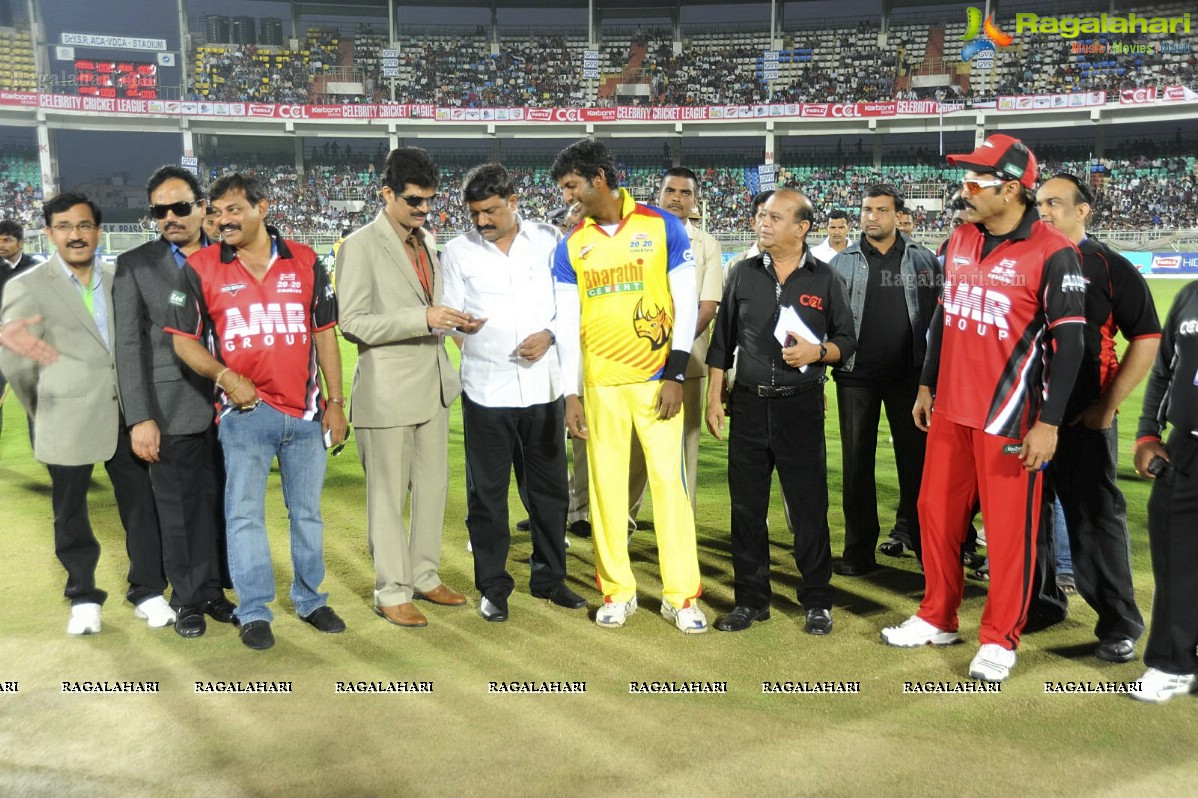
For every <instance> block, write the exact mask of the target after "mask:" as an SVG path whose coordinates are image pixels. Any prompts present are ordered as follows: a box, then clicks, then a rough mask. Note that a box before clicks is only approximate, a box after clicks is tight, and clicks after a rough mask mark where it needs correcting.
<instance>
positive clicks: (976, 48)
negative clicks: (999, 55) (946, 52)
mask: <svg viewBox="0 0 1198 798" xmlns="http://www.w3.org/2000/svg"><path fill="white" fill-rule="evenodd" d="M965 13H966V25H965V35H964V36H962V37H961V41H963V42H965V43H966V44H965V46H964V47H962V48H961V60H962V61H973V60H974V59H975V58H976V59H977V61H976V66H977V68H978V69H992V68H993V67H994V53H995V49H994V48H995V45H997V46H998V47H1006V46H1008V45H1009V44H1010V43H1011V42H1013V41H1015V37H1014V36H1012V35H1010V34H1009V33H1003V32H1002V31H1001V30H999V29H998V26H997V25H995V24H994V15H993V14H991V15H990V16H988V17H986V22H985V24H983V23H982V12H981V11H979V10H978V9H976V8H973V7H972V6H971V7H969V8H967V9H965Z"/></svg>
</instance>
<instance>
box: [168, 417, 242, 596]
mask: <svg viewBox="0 0 1198 798" xmlns="http://www.w3.org/2000/svg"><path fill="white" fill-rule="evenodd" d="M215 437H216V435H215V434H214V432H213V430H212V429H209V430H208V431H206V432H202V433H200V434H198V435H163V436H162V440H161V445H160V446H159V453H158V457H159V459H158V462H157V463H151V464H150V481H151V482H152V484H153V486H154V504H155V506H156V508H157V510H158V521H159V525H160V527H161V529H162V558H163V565H164V567H165V569H166V577H167V579H168V580H169V581H170V583H171V587H172V588H173V591H172V593H171V606H173V607H175V608H176V609H178V608H179V607H185V606H188V605H194V604H200V603H202V602H204V601H207V600H209V599H218V598H223V597H224V591H223V590H222V586H221V569H222V565H223V561H224V560H225V550H224V546H223V545H221V543H220V537H219V530H218V526H217V516H218V511H217V508H218V507H219V506H221V504H223V495H224V491H223V490H220V491H219V492H218V484H217V482H218V475H217V472H216V463H215V462H214V454H215V451H216V449H215V447H214V444H213V439H214V438H215ZM221 487H223V486H221ZM221 515H223V513H221Z"/></svg>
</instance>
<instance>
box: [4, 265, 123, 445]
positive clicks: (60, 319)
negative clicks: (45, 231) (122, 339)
mask: <svg viewBox="0 0 1198 798" xmlns="http://www.w3.org/2000/svg"><path fill="white" fill-rule="evenodd" d="M97 267H98V268H102V269H103V277H102V278H101V284H102V286H103V291H104V299H105V301H106V302H107V306H108V340H109V342H111V343H115V341H116V330H115V328H114V325H113V316H114V311H115V308H114V306H113V301H112V281H113V269H112V267H110V266H100V264H97ZM65 268H66V267H65V266H64V265H63V263H62V260H61V259H59V257H58V255H55V256H54V257H52V258H50V259H49V260H47V261H46V262H45V263H42V264H39V265H38V266H34V267H33V268H32V269H30V270H28V271H26V272H23V273H22V274H20V275H19V276H17V277H15V278H13V279H12V280H10V281H9V282H8V284H7V285H5V287H4V306H3V309H0V318H5V319H11V318H18V317H24V316H33V315H36V314H41V315H42V316H43V317H44V319H43V321H42V323H41V324H39V325H37V326H36V327H35V328H31V331H32V332H33V334H34V335H37V336H39V337H41V338H43V339H44V340H45V341H47V342H48V343H50V344H51V345H52V346H54V348H55V349H57V350H58V360H57V361H56V362H55V363H52V364H51V365H49V366H42V365H39V364H38V363H36V362H34V361H32V360H29V359H28V358H24V357H21V356H20V355H17V354H14V353H13V352H10V351H8V350H7V349H2V348H0V371H3V373H4V375H5V376H6V377H7V378H8V380H9V383H11V385H12V388H13V393H15V394H16V396H17V399H18V400H20V402H21V404H22V405H24V407H25V412H27V413H28V414H29V415H30V417H31V418H32V419H33V426H34V430H35V435H34V447H33V454H34V456H35V457H36V458H37V459H38V460H39V461H41V462H43V463H46V464H48V465H61V466H74V465H88V464H90V463H101V462H104V461H106V460H108V459H110V458H111V457H112V455H113V454H114V453H115V452H116V439H117V425H118V424H120V398H119V396H118V393H117V380H116V361H115V360H114V358H113V354H112V349H111V344H110V346H109V347H105V345H104V338H103V337H102V336H101V334H100V328H99V327H97V326H96V322H95V319H93V318H92V316H91V314H90V313H88V312H87V307H86V306H84V304H83V298H82V297H81V296H79V289H78V288H77V287H76V286H75V284H74V283H73V282H71V279H70V278H69V277H68V276H67V274H66V271H65Z"/></svg>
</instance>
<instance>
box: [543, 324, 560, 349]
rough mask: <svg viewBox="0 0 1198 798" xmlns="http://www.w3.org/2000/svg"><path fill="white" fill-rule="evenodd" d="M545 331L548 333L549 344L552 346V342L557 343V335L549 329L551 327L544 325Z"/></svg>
mask: <svg viewBox="0 0 1198 798" xmlns="http://www.w3.org/2000/svg"><path fill="white" fill-rule="evenodd" d="M545 332H547V333H549V345H550V346H553V345H554V344H556V343H557V336H556V335H554V334H553V330H551V329H549V328H548V327H546V328H545Z"/></svg>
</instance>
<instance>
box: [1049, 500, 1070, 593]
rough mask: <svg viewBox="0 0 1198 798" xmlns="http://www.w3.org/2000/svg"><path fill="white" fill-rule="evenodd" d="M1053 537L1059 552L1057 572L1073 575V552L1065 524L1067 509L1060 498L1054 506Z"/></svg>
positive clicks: (1054, 544) (1054, 545)
mask: <svg viewBox="0 0 1198 798" xmlns="http://www.w3.org/2000/svg"><path fill="white" fill-rule="evenodd" d="M1052 539H1053V547H1054V548H1055V549H1056V553H1057V574H1058V575H1061V574H1067V575H1069V576H1073V552H1072V551H1071V550H1070V549H1069V528H1068V527H1067V526H1065V509H1064V508H1063V507H1061V500H1060V499H1059V498H1058V499H1057V500H1056V501H1055V502H1054V503H1053V506H1052Z"/></svg>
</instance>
